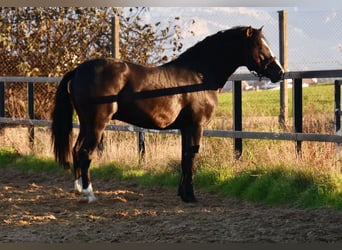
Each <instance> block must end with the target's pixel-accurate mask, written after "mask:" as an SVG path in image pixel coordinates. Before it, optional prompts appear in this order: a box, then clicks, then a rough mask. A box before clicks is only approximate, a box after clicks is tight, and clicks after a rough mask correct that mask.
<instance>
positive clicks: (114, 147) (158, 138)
mask: <svg viewBox="0 0 342 250" xmlns="http://www.w3.org/2000/svg"><path fill="white" fill-rule="evenodd" d="M245 120H246V121H247V122H246V123H245V124H244V125H243V126H244V128H246V130H249V131H279V128H278V123H277V118H276V117H250V119H245ZM316 120H317V121H318V120H322V119H321V117H318V118H316ZM313 121H315V119H313ZM225 124H228V126H227V125H225ZM229 124H231V122H230V121H229V120H228V121H227V120H226V122H225V123H224V122H223V119H222V118H221V119H215V120H214V121H213V122H212V123H211V124H210V128H216V129H231V125H229ZM305 124H306V123H305ZM308 124H309V125H308V128H307V129H306V130H309V131H310V132H312V127H313V126H312V124H315V122H308ZM327 124H328V125H324V126H323V125H322V126H320V127H319V130H320V131H319V132H321V133H331V130H330V129H331V127H330V125H329V124H330V123H329V122H328V123H327ZM327 129H329V130H330V131H329V132H327V131H326V130H327ZM77 133H78V131H77V130H75V131H74V134H75V136H76V135H77ZM145 139H146V157H145V162H144V164H142V165H141V167H142V168H144V169H147V170H151V169H154V170H161V169H165V168H167V167H170V166H175V165H178V164H179V162H180V156H181V147H180V143H181V142H180V136H179V135H166V134H154V133H153V134H152V133H149V134H146V138H145ZM243 143H244V144H243V150H244V151H243V156H242V159H241V160H239V161H236V160H235V159H234V155H233V140H232V139H231V138H210V137H204V138H203V140H202V145H201V148H200V153H199V157H198V159H197V162H198V166H199V167H200V166H206V167H218V168H226V169H227V171H242V170H245V169H251V168H252V169H253V168H260V167H263V168H265V167H272V166H285V167H290V168H295V169H310V171H313V172H315V173H317V174H321V173H325V174H327V173H328V174H333V175H336V174H337V175H340V174H341V163H340V158H339V156H338V155H337V154H336V147H335V146H336V145H335V144H334V143H322V142H303V144H302V154H301V155H300V156H298V155H297V154H296V150H295V142H292V141H271V140H249V139H245V140H243ZM29 145H30V144H29V141H28V129H27V128H23V127H17V128H5V129H4V131H3V133H1V135H0V147H12V148H14V149H16V150H17V151H18V152H19V153H21V154H31V153H33V154H35V155H38V156H42V157H53V155H52V150H51V141H50V133H49V129H47V128H36V129H35V142H34V146H33V150H32V151H31V150H30V147H29ZM137 152H138V142H137V135H136V134H135V133H131V132H113V131H106V132H105V149H104V151H103V153H102V154H101V156H99V155H98V156H97V157H96V159H95V161H94V163H93V164H95V165H101V164H104V163H108V162H112V161H115V162H118V163H120V164H124V165H132V166H137V165H138V162H139V159H138V153H137ZM175 163H176V164H175Z"/></svg>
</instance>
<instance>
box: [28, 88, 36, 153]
mask: <svg viewBox="0 0 342 250" xmlns="http://www.w3.org/2000/svg"><path fill="white" fill-rule="evenodd" d="M27 100H28V115H29V119H34V84H33V82H29V83H27ZM28 133H29V144H30V148H31V150H32V149H33V146H34V125H30V126H29V127H28Z"/></svg>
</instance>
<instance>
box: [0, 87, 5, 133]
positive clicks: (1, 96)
mask: <svg viewBox="0 0 342 250" xmlns="http://www.w3.org/2000/svg"><path fill="white" fill-rule="evenodd" d="M0 117H5V83H4V82H0ZM3 128H4V126H3V125H2V124H0V133H3Z"/></svg>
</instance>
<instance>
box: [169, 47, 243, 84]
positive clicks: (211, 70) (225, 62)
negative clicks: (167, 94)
mask: <svg viewBox="0 0 342 250" xmlns="http://www.w3.org/2000/svg"><path fill="white" fill-rule="evenodd" d="M238 52H239V50H236V49H235V50H234V49H232V50H231V52H226V53H222V54H218V55H216V56H215V55H210V54H208V55H207V56H206V55H205V54H203V53H201V52H200V51H199V52H197V53H196V52H195V51H193V52H191V53H189V54H186V53H187V52H185V53H184V54H182V55H181V56H179V57H178V58H177V59H175V60H174V61H171V62H169V63H167V64H165V65H164V66H172V67H179V68H186V69H188V70H191V71H194V72H196V73H200V74H202V75H203V79H204V80H205V82H207V83H209V84H211V85H213V87H214V88H222V87H223V85H224V84H225V83H226V81H227V79H228V78H229V77H230V76H231V75H232V74H233V73H234V72H235V70H236V69H237V68H238V67H240V66H242V65H243V64H242V63H241V62H240V60H241V58H243V56H242V55H239V53H238Z"/></svg>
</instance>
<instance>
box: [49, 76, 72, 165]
mask: <svg viewBox="0 0 342 250" xmlns="http://www.w3.org/2000/svg"><path fill="white" fill-rule="evenodd" d="M74 74H75V70H73V71H70V72H68V73H66V74H65V75H64V76H63V78H62V80H61V82H60V84H59V85H58V88H57V92H56V96H55V105H54V108H53V111H52V125H51V139H52V143H53V151H54V155H55V159H56V161H57V162H58V163H59V164H60V165H61V166H63V167H64V168H70V163H71V159H72V154H71V148H72V142H73V135H72V116H73V111H74V109H73V105H72V103H71V98H70V95H69V86H68V85H69V81H70V80H71V79H72V78H73V77H74Z"/></svg>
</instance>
